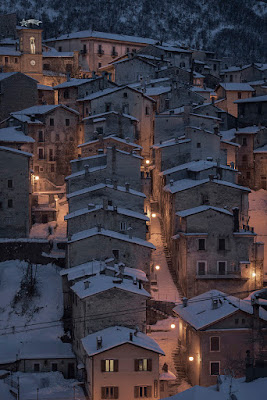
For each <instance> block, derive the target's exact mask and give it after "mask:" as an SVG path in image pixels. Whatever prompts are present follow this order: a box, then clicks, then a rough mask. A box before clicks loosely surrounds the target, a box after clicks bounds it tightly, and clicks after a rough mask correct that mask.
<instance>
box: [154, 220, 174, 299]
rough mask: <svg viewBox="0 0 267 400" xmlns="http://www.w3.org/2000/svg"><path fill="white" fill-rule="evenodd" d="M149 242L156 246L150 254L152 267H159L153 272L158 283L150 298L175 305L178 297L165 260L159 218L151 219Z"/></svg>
mask: <svg viewBox="0 0 267 400" xmlns="http://www.w3.org/2000/svg"><path fill="white" fill-rule="evenodd" d="M150 242H151V243H153V244H154V246H156V250H155V251H154V252H152V262H153V264H154V266H156V265H159V266H160V270H159V271H156V270H155V273H154V278H157V279H156V280H157V282H158V284H157V287H158V291H157V292H152V297H153V298H154V299H155V300H162V301H172V302H175V303H176V302H178V301H180V296H179V293H178V290H177V288H176V286H175V284H174V283H173V280H172V277H171V274H170V272H169V269H168V265H167V261H166V258H165V254H164V249H163V243H162V240H161V229H160V222H159V217H156V218H151V238H150ZM152 279H153V276H152Z"/></svg>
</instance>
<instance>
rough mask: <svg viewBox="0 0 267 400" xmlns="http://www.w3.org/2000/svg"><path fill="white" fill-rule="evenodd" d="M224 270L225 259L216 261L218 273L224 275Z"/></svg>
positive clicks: (225, 268) (225, 266)
mask: <svg viewBox="0 0 267 400" xmlns="http://www.w3.org/2000/svg"><path fill="white" fill-rule="evenodd" d="M226 270H227V263H226V261H218V262H217V271H218V275H226Z"/></svg>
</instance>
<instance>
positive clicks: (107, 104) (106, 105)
mask: <svg viewBox="0 0 267 400" xmlns="http://www.w3.org/2000/svg"><path fill="white" fill-rule="evenodd" d="M105 111H106V112H109V111H111V103H105Z"/></svg>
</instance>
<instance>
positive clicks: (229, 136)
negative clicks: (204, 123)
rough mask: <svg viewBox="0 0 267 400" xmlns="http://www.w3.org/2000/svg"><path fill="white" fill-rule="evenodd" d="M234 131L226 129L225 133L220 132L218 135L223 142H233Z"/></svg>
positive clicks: (233, 129)
mask: <svg viewBox="0 0 267 400" xmlns="http://www.w3.org/2000/svg"><path fill="white" fill-rule="evenodd" d="M235 133H236V129H235V128H232V129H228V130H227V131H220V135H221V136H222V138H223V139H224V140H233V139H234V138H235Z"/></svg>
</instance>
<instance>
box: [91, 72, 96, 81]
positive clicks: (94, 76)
mask: <svg viewBox="0 0 267 400" xmlns="http://www.w3.org/2000/svg"><path fill="white" fill-rule="evenodd" d="M92 78H93V79H95V78H96V74H95V71H92Z"/></svg>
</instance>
